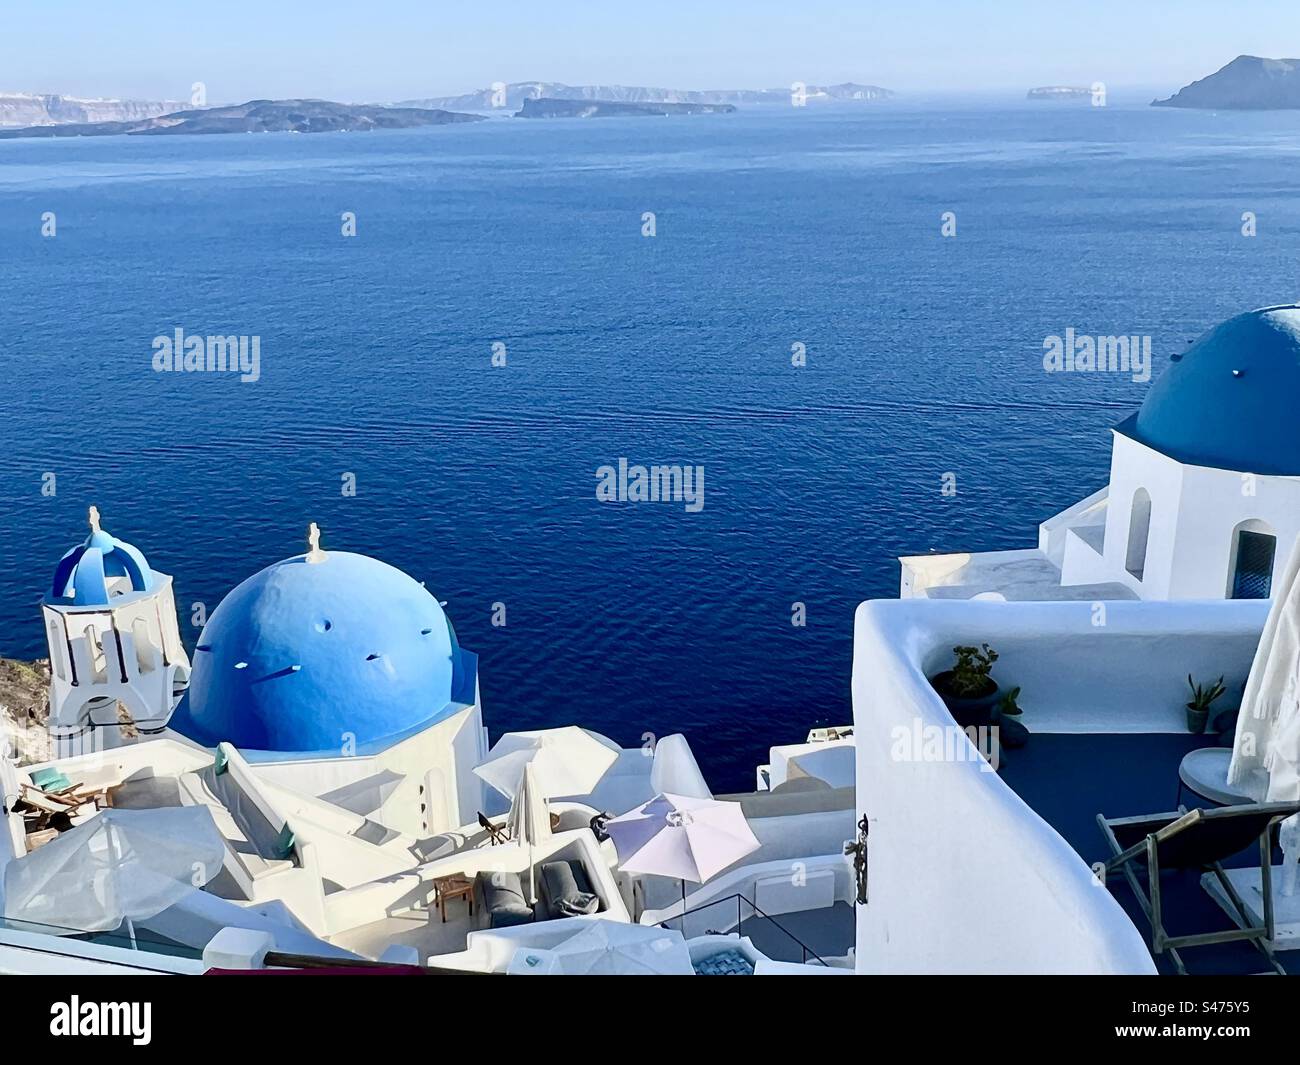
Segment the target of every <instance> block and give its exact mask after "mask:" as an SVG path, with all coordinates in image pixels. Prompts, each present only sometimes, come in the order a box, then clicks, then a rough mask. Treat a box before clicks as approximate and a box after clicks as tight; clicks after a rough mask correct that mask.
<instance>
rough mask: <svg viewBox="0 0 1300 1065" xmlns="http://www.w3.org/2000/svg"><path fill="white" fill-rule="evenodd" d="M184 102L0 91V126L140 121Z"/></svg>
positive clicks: (179, 105)
mask: <svg viewBox="0 0 1300 1065" xmlns="http://www.w3.org/2000/svg"><path fill="white" fill-rule="evenodd" d="M185 106H186V105H185V104H184V103H183V102H182V101H180V100H82V99H79V98H78V97H76V96H60V95H57V94H38V93H23V92H7V93H0V127H6V126H8V127H20V126H58V125H64V124H66V123H84V122H140V121H143V120H144V119H147V118H156V117H157V116H158V115H165V114H167V113H168V112H170V111H179V110H180V109H181V108H183V107H185Z"/></svg>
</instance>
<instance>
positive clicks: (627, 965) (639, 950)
mask: <svg viewBox="0 0 1300 1065" xmlns="http://www.w3.org/2000/svg"><path fill="white" fill-rule="evenodd" d="M582 923H583V925H584V927H583V928H582V930H581V931H580V932H578V933H577V934H576V935H573V936H571V937H570V938H568V939H565V940H562V941H561V942H559V943H557V944H556V945H555V946H554V947H552V948H551V949H550V950H547V951H545V952H543V951H537V950H529V948H527V947H524V948H521V950H520V951H518V952H517V953H519V954H523V955H529V954H532V955H542V954H544V955H545V966H544V969H545V971H546V972H547V973H549V974H562V975H567V976H579V975H604V976H693V975H694V973H695V969H694V968H693V967H692V965H691V955H690V951H689V950H687V948H686V940H684V939H683V938H682V934H681V933H680V932H676V931H669V930H667V929H664V928H660V927H658V926H657V925H643V924H629V923H628V922H626V921H609V920H603V919H599V918H597V919H595V920H591V921H583V922H582ZM525 960H527V959H525ZM511 969H512V971H515V972H519V971H527V970H526V969H521V968H520V967H518V966H516V965H515V964H514V963H513V962H512V964H511Z"/></svg>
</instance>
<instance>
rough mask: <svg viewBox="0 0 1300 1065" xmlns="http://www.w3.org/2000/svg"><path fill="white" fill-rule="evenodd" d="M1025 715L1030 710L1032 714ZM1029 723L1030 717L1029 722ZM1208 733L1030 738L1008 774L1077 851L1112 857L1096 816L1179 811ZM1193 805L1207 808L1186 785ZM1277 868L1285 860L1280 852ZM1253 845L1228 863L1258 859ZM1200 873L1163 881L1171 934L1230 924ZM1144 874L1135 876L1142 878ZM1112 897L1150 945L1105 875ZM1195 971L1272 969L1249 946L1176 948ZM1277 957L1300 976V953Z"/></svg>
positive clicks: (1137, 916)
mask: <svg viewBox="0 0 1300 1065" xmlns="http://www.w3.org/2000/svg"><path fill="white" fill-rule="evenodd" d="M1026 718H1028V715H1026ZM1026 724H1030V725H1031V726H1032V722H1029V721H1028V720H1026ZM1210 742H1212V739H1211V738H1210V737H1204V736H1192V735H1190V734H1186V733H1183V734H1176V733H1161V734H1145V733H1129V734H1125V735H1059V734H1046V733H1044V734H1039V735H1035V736H1032V737H1031V738H1030V741H1029V745H1028V746H1026V747H1024V748H1023V749H1021V750H1018V751H1008V752H1005V753H1004V755H1003V760H1002V769H1001V773H1002V779H1003V780H1004V781H1006V783H1007V784H1008V785H1010V786H1011V787H1012V788H1013V789H1015V791H1016V793H1017V794H1018V795H1019V796H1020V797H1021V798H1022V799H1024V800H1025V802H1027V803H1028V804H1029V805H1030V806H1032V807H1033V808H1034V809H1035V810H1036V811H1037V812H1038V815H1039V816H1040V817H1042V818H1043V820H1045V821H1046V822H1047V823H1048V824H1050V825H1051V826H1052V827H1053V828H1054V829H1056V831H1057V832H1058V833H1060V834H1061V836H1062V837H1063V838H1064V839H1065V840H1066V841H1068V842H1069V844H1070V845H1071V846H1072V847H1074V849H1075V850H1076V851H1078V853H1079V854H1080V856H1081V857H1083V859H1084V860H1085V861H1087V862H1088V863H1089V864H1091V863H1093V862H1098V861H1102V860H1104V859H1105V858H1106V857H1107V850H1106V844H1105V841H1104V840H1103V839H1102V835H1101V829H1100V828H1099V827H1098V825H1097V814H1099V813H1102V814H1105V815H1106V816H1107V817H1132V816H1136V815H1139V814H1152V813H1164V812H1167V811H1171V810H1174V809H1176V808H1177V803H1176V802H1175V798H1176V797H1177V792H1178V764H1179V762H1181V761H1182V758H1183V755H1185V754H1186V753H1187V752H1188V751H1191V750H1194V749H1195V748H1197V747H1204V746H1207V745H1208V744H1209V743H1210ZM1182 804H1183V805H1184V806H1186V807H1187V808H1188V809H1191V808H1192V807H1193V806H1196V805H1203V806H1209V805H1211V804H1209V803H1202V802H1199V801H1198V800H1197V797H1196V796H1195V795H1193V794H1192V793H1190V792H1189V791H1187V790H1186V789H1184V790H1183V797H1182ZM1273 861H1274V865H1275V866H1276V865H1277V864H1278V863H1280V861H1281V852H1280V851H1277V850H1276V849H1275V851H1274V859H1273ZM1258 862H1259V851H1258V848H1257V847H1255V846H1252V847H1251V848H1250V849H1249V850H1248V851H1243V852H1242V854H1241V855H1240V856H1238V858H1236V859H1234V860H1233V861H1231V862H1229V863H1226V864H1228V865H1258ZM1200 875H1201V874H1200V873H1199V872H1190V871H1189V872H1184V871H1170V872H1166V873H1164V874H1163V875H1162V877H1161V885H1162V889H1163V896H1162V897H1163V901H1164V906H1165V928H1166V930H1167V931H1169V933H1170V934H1171V935H1183V934H1193V933H1198V932H1209V931H1217V930H1227V929H1230V928H1234V927H1235V925H1233V923H1232V921H1231V920H1230V919H1229V918H1228V916H1227V914H1225V913H1224V912H1223V910H1222V909H1221V908H1220V907H1219V905H1218V904H1217V903H1216V902H1215V901H1214V900H1213V899H1211V898H1210V896H1209V895H1207V894H1206V893H1205V891H1204V890H1203V889H1202V888H1201V886H1200ZM1145 876H1146V873H1145V870H1143V871H1142V872H1140V873H1139V878H1140V879H1141V880H1143V882H1145ZM1108 883H1109V887H1110V890H1111V892H1112V893H1113V894H1114V896H1115V898H1116V899H1117V900H1118V901H1119V902H1120V904H1121V905H1122V906H1123V907H1124V909H1125V910H1126V911H1127V913H1128V915H1129V917H1130V918H1131V919H1132V921H1133V924H1134V925H1135V926H1136V927H1137V929H1138V931H1139V932H1140V933H1141V934H1142V937H1143V938H1144V939H1145V940H1146V941H1147V943H1148V944H1150V942H1151V926H1150V924H1149V923H1148V922H1147V919H1146V917H1145V916H1144V915H1143V914H1142V910H1141V908H1140V907H1139V906H1138V904H1137V901H1136V900H1135V899H1134V897H1133V893H1132V891H1131V889H1130V888H1129V886H1128V883H1127V882H1126V881H1125V879H1124V878H1123V876H1122V875H1117V876H1112V877H1110V878H1109V882H1108ZM1180 953H1181V954H1182V957H1183V962H1184V964H1185V965H1186V966H1187V971H1188V972H1189V973H1192V974H1234V973H1259V972H1271V971H1272V970H1271V968H1270V967H1269V966H1268V964H1267V962H1266V961H1265V960H1264V956H1263V955H1262V954H1261V953H1260V952H1259V951H1258V950H1256V949H1255V948H1254V947H1252V946H1250V945H1249V944H1246V943H1228V944H1218V945H1214V946H1206V947H1187V948H1184V949H1183V950H1181V951H1180ZM1278 960H1279V961H1281V963H1282V964H1283V965H1284V966H1285V967H1286V969H1287V970H1288V972H1291V973H1300V951H1284V952H1281V953H1279V954H1278ZM1156 966H1157V968H1158V969H1159V970H1160V971H1161V972H1162V973H1173V972H1174V966H1173V964H1172V962H1171V960H1170V959H1169V957H1168V955H1165V956H1163V957H1157V958H1156Z"/></svg>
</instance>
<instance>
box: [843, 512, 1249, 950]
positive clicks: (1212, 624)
mask: <svg viewBox="0 0 1300 1065" xmlns="http://www.w3.org/2000/svg"><path fill="white" fill-rule="evenodd" d="M1153 495H1154V493H1153ZM1120 543H1121V544H1124V543H1125V541H1124V539H1123V538H1121V540H1120ZM1106 610H1107V623H1106V625H1105V626H1104V627H1102V628H1100V629H1099V628H1098V627H1097V626H1095V625H1094V624H1093V619H1094V616H1095V615H1094V612H1093V609H1092V604H1089V603H1015V604H1013V603H979V602H940V601H927V600H903V601H877V602H868V603H864V604H862V605H861V606H860V607H859V608H858V611H857V617H856V624H855V633H854V655H853V716H854V726H855V738H856V740H857V757H858V762H857V799H858V812H859V814H861V813H865V814H866V815H867V817H868V819H869V824H870V851H869V854H870V875H869V901H868V903H867V904H866V905H863V906H857V907H856V912H857V968H858V971H859V972H879V973H1152V972H1154V971H1155V969H1154V965H1153V964H1152V961H1151V956H1150V953H1149V951H1148V949H1147V946H1146V942H1145V940H1144V938H1143V936H1142V935H1141V934H1140V933H1139V932H1138V930H1137V929H1136V928H1135V927H1134V925H1133V923H1132V922H1131V921H1130V920H1129V918H1128V917H1127V915H1126V914H1125V913H1124V911H1123V909H1122V908H1121V907H1120V906H1119V904H1118V903H1117V902H1116V901H1115V900H1114V898H1113V897H1112V896H1111V894H1110V893H1109V892H1108V891H1107V890H1105V889H1104V888H1103V887H1102V886H1101V885H1100V884H1099V883H1098V882H1097V880H1096V878H1095V877H1094V876H1093V874H1092V871H1091V870H1090V869H1089V868H1088V866H1087V865H1086V864H1085V863H1084V862H1083V860H1082V859H1081V858H1080V857H1079V856H1078V854H1076V852H1075V851H1074V850H1073V848H1072V847H1070V845H1069V844H1068V843H1066V842H1065V840H1063V839H1062V838H1061V837H1060V836H1059V835H1057V833H1056V832H1055V831H1054V830H1053V829H1052V828H1051V826H1049V825H1048V824H1047V823H1046V822H1045V821H1043V820H1042V819H1041V818H1040V817H1039V816H1038V815H1037V814H1036V813H1035V812H1034V811H1033V810H1032V809H1030V808H1029V807H1028V806H1027V805H1026V804H1025V803H1024V802H1023V801H1022V800H1021V799H1020V798H1019V796H1017V795H1016V794H1015V793H1014V792H1013V791H1012V790H1011V789H1010V788H1009V787H1008V786H1007V785H1006V784H1004V783H1003V781H1002V779H1001V778H1000V777H999V776H998V775H997V774H995V773H991V772H988V771H986V768H985V767H984V766H983V764H982V763H981V762H980V761H978V760H975V759H972V760H970V761H955V760H949V761H920V760H918V761H909V762H899V761H896V760H894V759H893V758H892V757H891V742H890V737H891V734H892V730H893V729H894V728H895V727H901V728H904V729H907V730H911V729H913V728H914V726H915V723H916V722H918V721H919V723H920V725H921V726H922V727H926V726H931V725H935V726H940V727H948V726H951V725H952V724H953V721H952V718H951V717H950V716H949V714H948V712H947V710H946V708H945V707H944V705H943V703H942V702H941V700H940V699H939V698H938V696H937V695H936V694H935V693H934V691H933V690H932V689H931V687H930V684H929V682H928V681H927V679H926V674H927V670H930V669H933V668H937V664H938V662H939V659H940V658H941V657H942V656H943V655H944V654H945V653H947V652H949V650H950V649H951V647H952V646H953V645H954V644H957V643H968V642H976V638H978V639H979V640H983V639H987V640H988V641H989V642H990V643H991V644H993V645H994V646H995V647H997V648H998V649H999V650H1003V649H1006V651H1007V654H1006V655H1004V658H1006V659H1007V660H1008V661H1007V663H1006V664H1007V665H1008V666H1009V671H1008V673H1007V676H1008V678H1010V679H1012V680H1013V682H1015V683H1020V682H1021V681H1022V677H1021V676H1019V675H1018V674H1019V673H1020V672H1024V673H1025V674H1026V676H1028V675H1029V673H1030V672H1032V671H1034V670H1037V671H1038V674H1042V680H1043V686H1042V689H1041V690H1043V691H1045V692H1059V694H1060V698H1061V699H1062V700H1063V707H1061V708H1060V713H1061V714H1063V715H1070V714H1082V713H1084V712H1085V711H1087V710H1088V708H1089V706H1090V705H1091V706H1093V707H1096V706H1103V707H1105V706H1109V707H1112V708H1115V714H1116V719H1117V723H1122V722H1123V718H1124V715H1125V714H1126V712H1127V706H1121V707H1118V708H1116V702H1115V699H1114V698H1113V696H1115V695H1118V694H1120V693H1123V692H1124V691H1126V690H1127V691H1128V692H1129V693H1130V702H1134V701H1135V700H1136V699H1137V698H1138V697H1140V696H1143V695H1144V694H1147V695H1150V696H1151V697H1152V698H1154V699H1155V700H1156V701H1157V702H1158V701H1159V700H1161V699H1163V698H1164V697H1165V696H1166V695H1168V696H1169V698H1170V699H1174V700H1177V699H1178V697H1179V696H1178V693H1177V685H1178V684H1180V683H1181V684H1185V683H1186V681H1185V669H1184V667H1185V665H1186V658H1184V657H1181V656H1184V655H1186V656H1193V657H1196V656H1199V657H1201V658H1202V659H1205V660H1207V661H1208V660H1209V658H1208V656H1209V655H1210V654H1211V653H1212V652H1215V651H1217V653H1218V654H1220V655H1222V656H1224V659H1223V661H1224V663H1225V665H1224V669H1225V670H1226V671H1227V672H1234V671H1235V672H1236V673H1241V674H1242V675H1243V676H1244V672H1243V671H1244V670H1247V669H1249V664H1250V654H1251V652H1252V650H1253V646H1254V642H1255V641H1257V639H1258V634H1259V630H1260V628H1261V627H1262V625H1263V621H1264V616H1265V612H1266V605H1265V604H1263V603H1223V602H1216V603H1185V604H1175V603H1108V604H1106ZM1001 665H1003V663H1002V662H1000V663H999V666H1001ZM1215 665H1216V667H1217V666H1218V665H1219V662H1217V661H1216V662H1215ZM1053 674H1054V677H1055V679H1053V676H1052V675H1053ZM1166 689H1167V691H1166ZM1134 693H1136V695H1135V694H1134ZM1171 706H1172V707H1173V708H1174V710H1176V709H1177V706H1178V703H1177V702H1176V701H1175V702H1173V703H1171ZM1170 712H1171V713H1173V712H1174V711H1173V710H1171V711H1170ZM1035 713H1036V714H1037V713H1038V707H1037V705H1036V707H1035ZM1120 730H1122V729H1116V731H1120ZM1134 812H1135V813H1136V812H1140V811H1134Z"/></svg>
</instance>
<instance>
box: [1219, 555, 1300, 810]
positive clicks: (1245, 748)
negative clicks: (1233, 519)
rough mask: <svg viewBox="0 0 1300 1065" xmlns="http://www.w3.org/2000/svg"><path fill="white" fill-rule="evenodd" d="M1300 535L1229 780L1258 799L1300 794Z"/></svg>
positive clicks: (1240, 722) (1253, 672) (1240, 724)
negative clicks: (1298, 682) (1299, 683)
mask: <svg viewBox="0 0 1300 1065" xmlns="http://www.w3.org/2000/svg"><path fill="white" fill-rule="evenodd" d="M1298 575H1300V540H1297V542H1296V547H1294V548H1293V549H1292V551H1291V558H1290V559H1289V561H1288V562H1287V565H1286V570H1285V571H1284V572H1283V574H1282V579H1281V580H1280V581H1279V582H1278V583H1277V585H1276V586H1275V588H1274V596H1273V606H1272V608H1271V609H1270V610H1269V613H1268V621H1267V622H1265V624H1264V632H1263V635H1262V636H1261V637H1260V640H1259V646H1258V647H1257V648H1256V650H1255V660H1254V662H1252V663H1251V667H1250V677H1249V678H1248V679H1247V681H1246V691H1245V694H1244V695H1243V696H1242V700H1241V713H1240V714H1239V715H1238V716H1237V735H1236V739H1235V740H1234V742H1233V747H1232V762H1231V763H1230V764H1229V766H1228V784H1229V785H1231V786H1233V787H1236V788H1238V789H1240V790H1241V791H1244V792H1245V793H1246V794H1248V795H1250V796H1251V797H1252V798H1253V799H1255V800H1256V801H1259V802H1262V801H1266V800H1267V801H1275V800H1276V801H1280V800H1287V799H1300V686H1298V685H1297V681H1298V680H1300V580H1298V579H1297V576H1298Z"/></svg>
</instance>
